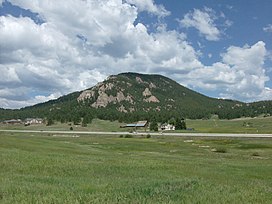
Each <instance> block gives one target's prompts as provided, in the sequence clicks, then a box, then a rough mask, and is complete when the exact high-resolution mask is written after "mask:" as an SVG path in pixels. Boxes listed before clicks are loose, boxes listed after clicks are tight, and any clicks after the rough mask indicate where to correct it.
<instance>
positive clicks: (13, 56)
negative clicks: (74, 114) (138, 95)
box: [0, 0, 272, 109]
mask: <svg viewBox="0 0 272 204" xmlns="http://www.w3.org/2000/svg"><path fill="white" fill-rule="evenodd" d="M271 10H272V1H271V0H202V1H192V0H58V1H55V0H31V1H30V0H25V1H21V0H0V71H1V74H0V107H1V108H12V109H13V108H21V107H25V106H30V105H33V104H37V103H40V102H44V101H48V100H51V99H55V98H58V97H60V96H62V95H65V94H68V93H71V92H74V91H81V90H84V89H87V88H90V87H92V86H94V85H95V84H96V83H97V82H101V81H103V80H105V79H106V78H107V77H108V76H109V75H115V74H118V73H122V72H138V73H147V74H161V75H164V76H167V77H169V78H171V79H173V80H175V81H177V82H178V83H180V84H181V85H183V86H186V87H188V88H190V89H193V90H195V91H198V92H200V93H202V94H205V95H207V96H210V97H215V98H227V99H234V100H239V101H243V102H253V101H260V100H272V12H271Z"/></svg>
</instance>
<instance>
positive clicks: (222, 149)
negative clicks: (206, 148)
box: [212, 147, 227, 153]
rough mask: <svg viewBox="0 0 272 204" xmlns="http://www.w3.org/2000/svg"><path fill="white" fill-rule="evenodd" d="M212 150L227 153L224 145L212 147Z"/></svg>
mask: <svg viewBox="0 0 272 204" xmlns="http://www.w3.org/2000/svg"><path fill="white" fill-rule="evenodd" d="M212 151H213V152H217V153H227V149H226V148H224V147H218V148H215V149H212Z"/></svg>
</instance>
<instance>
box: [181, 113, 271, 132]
mask: <svg viewBox="0 0 272 204" xmlns="http://www.w3.org/2000/svg"><path fill="white" fill-rule="evenodd" d="M186 124H187V127H193V128H194V129H195V130H196V131H197V132H208V133H255V134H256V133H270V134H271V133H272V117H266V118H264V117H258V118H239V119H233V120H218V119H210V120H186Z"/></svg>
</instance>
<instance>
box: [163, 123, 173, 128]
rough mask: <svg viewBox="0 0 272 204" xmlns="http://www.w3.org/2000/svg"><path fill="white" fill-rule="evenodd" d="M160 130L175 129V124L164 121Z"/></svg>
mask: <svg viewBox="0 0 272 204" xmlns="http://www.w3.org/2000/svg"><path fill="white" fill-rule="evenodd" d="M161 130H175V126H174V125H171V124H167V123H164V124H162V125H161Z"/></svg>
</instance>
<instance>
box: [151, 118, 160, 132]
mask: <svg viewBox="0 0 272 204" xmlns="http://www.w3.org/2000/svg"><path fill="white" fill-rule="evenodd" d="M150 130H151V131H152V130H153V131H156V132H157V131H158V123H157V122H155V121H153V122H151V123H150Z"/></svg>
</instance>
